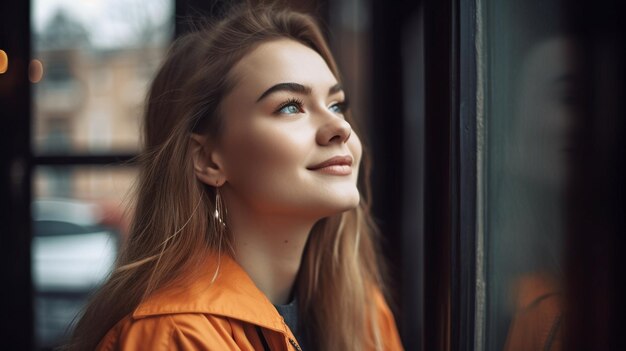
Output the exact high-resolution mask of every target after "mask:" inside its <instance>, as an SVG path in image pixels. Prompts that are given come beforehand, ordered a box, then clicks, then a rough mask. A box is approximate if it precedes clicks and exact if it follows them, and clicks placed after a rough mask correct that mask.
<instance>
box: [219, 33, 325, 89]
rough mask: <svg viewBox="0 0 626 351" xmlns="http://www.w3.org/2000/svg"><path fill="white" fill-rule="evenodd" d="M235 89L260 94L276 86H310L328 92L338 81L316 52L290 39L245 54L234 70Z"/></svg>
mask: <svg viewBox="0 0 626 351" xmlns="http://www.w3.org/2000/svg"><path fill="white" fill-rule="evenodd" d="M231 73H232V75H233V76H234V78H235V81H236V82H237V84H236V87H235V89H236V90H240V89H242V88H243V89H245V90H247V91H249V92H250V93H251V94H257V95H260V94H261V93H262V92H263V91H265V89H267V88H269V87H270V86H273V85H274V84H277V83H284V82H294V83H300V84H303V85H309V86H311V87H312V88H313V91H315V90H316V88H317V89H326V90H327V89H328V88H329V87H330V86H332V85H335V84H336V83H337V79H336V78H335V76H334V75H333V73H332V72H331V71H330V69H329V68H328V65H327V64H326V62H325V61H324V59H323V58H322V57H321V56H320V55H319V54H318V53H317V52H316V51H314V50H313V49H311V48H309V47H307V46H305V45H303V44H301V43H299V42H297V41H294V40H291V39H278V40H273V41H269V42H265V43H262V44H260V45H259V46H257V47H256V48H254V49H253V50H252V51H250V52H249V53H248V54H246V55H245V56H244V57H243V58H242V59H241V60H240V61H239V62H238V63H237V64H236V65H235V66H234V67H233V69H232V71H231Z"/></svg>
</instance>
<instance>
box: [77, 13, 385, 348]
mask: <svg viewBox="0 0 626 351" xmlns="http://www.w3.org/2000/svg"><path fill="white" fill-rule="evenodd" d="M279 38H290V39H293V40H296V41H298V42H300V43H302V44H304V45H306V46H308V47H310V48H312V49H313V50H315V51H316V52H317V53H319V54H320V55H321V57H322V58H323V59H324V60H325V61H326V63H327V64H328V67H329V68H330V70H331V71H332V72H333V74H334V75H335V76H336V78H337V79H338V80H340V76H339V72H338V70H337V65H336V63H335V61H334V59H333V57H332V55H331V53H330V50H329V49H328V45H327V44H326V41H325V40H324V37H323V35H322V33H321V31H320V28H319V27H318V25H317V24H316V22H315V21H314V20H313V18H311V17H310V16H308V15H305V14H301V13H297V12H293V11H290V10H286V9H278V8H276V7H275V6H268V5H265V6H263V7H261V6H258V5H257V6H254V7H252V6H249V5H242V6H239V7H236V8H233V9H232V10H231V11H230V12H229V13H228V14H227V15H226V16H225V17H224V18H222V19H221V20H219V21H216V22H214V23H212V24H210V25H206V26H203V28H201V29H197V30H195V31H194V32H192V33H189V34H185V35H183V36H182V37H180V38H178V39H177V40H176V41H175V42H174V43H173V45H172V47H171V49H170V51H169V53H168V55H167V57H166V59H165V62H164V63H163V65H162V67H161V68H160V70H159V72H158V74H157V76H156V77H155V79H154V82H153V83H152V86H151V88H150V91H149V94H148V98H147V101H146V110H145V116H144V130H143V132H144V147H145V149H144V150H143V152H142V154H141V156H140V160H139V161H140V175H139V179H138V183H137V187H136V191H137V194H136V196H137V198H136V202H135V205H134V206H135V208H134V215H133V221H132V226H131V232H130V236H129V239H128V241H127V242H126V243H125V245H124V247H123V249H122V252H121V254H120V257H119V259H118V262H117V264H116V268H115V270H114V271H113V273H112V274H111V276H110V277H109V279H108V280H107V281H106V283H105V284H104V285H103V286H102V287H101V288H100V289H99V291H98V292H97V293H96V294H95V295H94V297H93V298H92V300H91V302H90V303H89V305H88V306H87V308H86V310H85V313H84V314H83V316H82V318H81V319H80V320H79V322H78V323H77V325H76V328H75V330H74V334H73V338H72V342H71V343H70V344H69V348H70V349H80V350H83V349H93V348H95V346H96V345H97V344H98V342H99V341H100V339H101V338H102V337H103V336H104V335H105V334H106V332H107V331H108V330H109V329H110V328H112V327H113V326H114V325H115V323H117V322H118V321H119V320H121V319H122V318H123V317H124V316H126V315H128V314H129V313H131V312H132V311H133V309H135V308H136V307H137V306H138V305H139V303H140V302H141V301H142V300H143V299H145V298H146V297H147V296H149V295H150V294H151V293H153V292H154V291H155V290H156V289H158V288H162V287H163V286H165V285H167V284H170V283H172V282H173V281H174V280H175V279H176V277H177V276H180V275H181V273H182V272H183V271H189V269H190V267H193V266H194V265H195V264H197V263H199V262H201V261H202V260H203V258H204V257H205V256H206V254H207V252H209V251H211V250H221V251H226V252H228V250H225V248H228V247H230V237H229V236H228V234H226V235H222V232H223V231H221V230H216V228H217V225H216V223H213V216H210V215H209V214H210V213H213V211H214V209H215V204H214V203H213V199H214V191H215V189H214V188H213V187H209V186H206V185H204V184H203V183H201V182H200V181H198V180H197V179H196V177H195V174H194V172H193V166H192V157H191V154H190V152H189V139H190V135H191V133H203V134H205V135H207V136H208V137H209V138H212V139H213V140H216V141H219V138H220V130H221V121H222V119H221V118H222V117H223V116H221V115H220V102H221V101H222V99H223V97H224V96H225V95H226V94H228V92H229V91H230V90H231V89H232V86H233V84H234V82H233V81H232V80H230V79H229V76H228V72H230V70H231V68H232V67H233V66H234V65H235V64H236V63H237V62H238V61H239V60H240V59H241V58H242V57H243V56H244V55H245V54H246V53H248V52H250V51H251V49H253V48H254V47H255V46H257V45H259V44H260V43H262V42H266V41H269V40H275V39H279ZM346 118H347V119H348V121H349V122H353V121H352V117H351V116H350V115H349V114H348V115H347V116H346ZM352 124H353V123H352ZM368 178H369V164H368V159H367V155H366V153H364V157H363V163H362V170H361V172H360V179H359V188H360V191H361V195H362V196H361V202H360V205H359V206H358V207H357V208H355V209H353V210H350V211H347V212H344V213H341V214H337V215H335V216H331V217H327V218H324V219H322V220H320V221H318V223H316V224H315V226H314V228H313V232H312V233H311V235H310V237H309V241H308V243H307V246H306V248H305V251H304V256H303V258H302V266H301V268H300V273H299V275H298V280H297V282H296V285H297V286H296V291H297V294H298V301H299V304H300V321H301V323H302V324H303V326H304V327H305V328H306V330H307V331H308V333H309V335H310V336H311V337H310V339H311V342H313V345H312V346H313V347H314V349H319V350H363V349H381V345H382V340H381V339H380V335H379V332H378V327H377V325H376V321H377V316H376V314H375V313H376V310H375V304H373V303H372V301H374V298H373V296H372V293H373V290H374V288H375V287H379V288H381V287H382V286H383V284H382V281H381V273H380V266H379V260H378V254H377V249H376V245H375V240H374V236H375V233H376V231H375V227H374V225H373V223H372V220H371V217H370V214H369V204H368V196H369V184H368Z"/></svg>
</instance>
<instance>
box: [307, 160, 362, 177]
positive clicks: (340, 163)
mask: <svg viewBox="0 0 626 351" xmlns="http://www.w3.org/2000/svg"><path fill="white" fill-rule="evenodd" d="M352 162H353V160H352V156H335V157H332V158H329V159H328V160H326V161H324V162H322V163H318V164H316V165H314V166H310V167H307V169H308V170H311V171H321V172H323V173H328V174H334V175H348V174H350V173H352Z"/></svg>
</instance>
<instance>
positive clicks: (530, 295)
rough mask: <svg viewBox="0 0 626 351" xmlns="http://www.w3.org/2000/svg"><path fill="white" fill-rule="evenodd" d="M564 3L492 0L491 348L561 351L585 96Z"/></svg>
mask: <svg viewBox="0 0 626 351" xmlns="http://www.w3.org/2000/svg"><path fill="white" fill-rule="evenodd" d="M559 4H560V2H558V1H555V0H547V1H546V0H531V1H513V0H508V1H488V2H487V4H486V8H485V10H486V12H485V13H486V16H485V17H486V20H487V25H486V28H485V29H486V30H485V34H486V41H485V44H486V46H485V50H486V52H485V57H486V61H487V62H488V66H487V67H486V72H485V73H486V89H485V91H486V98H487V99H486V106H485V111H486V116H485V118H486V125H487V127H486V128H487V129H486V135H487V139H486V140H487V150H486V179H485V182H486V184H485V185H486V190H487V194H486V204H487V207H486V211H485V213H486V214H487V217H486V219H485V224H486V241H485V244H486V248H487V251H486V252H487V255H488V256H487V267H486V274H487V276H486V278H487V325H486V328H487V329H486V338H487V339H486V342H487V345H488V346H487V349H488V350H498V351H499V350H507V351H511V350H560V348H561V334H562V329H563V328H562V302H563V291H562V282H563V278H564V277H563V264H562V256H563V255H562V251H563V243H564V228H565V217H564V216H565V210H566V202H565V196H566V189H567V184H568V178H569V175H570V174H571V173H570V161H571V158H572V156H573V154H574V152H575V148H574V147H573V140H572V138H573V129H574V127H575V125H576V122H577V120H578V113H579V111H580V108H579V106H578V104H579V102H580V101H581V96H579V95H580V83H579V82H580V74H579V73H580V72H579V70H580V68H579V61H580V55H579V51H578V50H579V49H578V44H577V38H576V37H574V36H573V35H572V34H570V32H569V31H568V30H567V29H566V26H565V21H564V11H563V9H562V8H560V7H559Z"/></svg>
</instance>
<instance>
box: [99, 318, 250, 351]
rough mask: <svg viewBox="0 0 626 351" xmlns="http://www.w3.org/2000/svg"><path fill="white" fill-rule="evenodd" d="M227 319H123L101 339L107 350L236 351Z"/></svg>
mask: <svg viewBox="0 0 626 351" xmlns="http://www.w3.org/2000/svg"><path fill="white" fill-rule="evenodd" d="M232 329H233V326H232V324H231V321H230V320H229V319H228V318H225V317H221V316H214V315H206V314H198V313H181V314H166V315H155V316H149V317H144V318H134V317H132V316H127V317H126V318H124V319H122V320H121V321H120V322H119V323H118V324H117V325H115V326H114V327H113V328H112V329H111V330H110V331H109V332H108V333H107V334H106V335H105V337H104V338H103V339H102V341H101V342H100V344H99V345H98V347H97V349H98V350H99V351H109V350H237V349H239V348H238V347H237V345H236V344H235V342H234V340H233V338H231V337H229V336H230V335H232V332H233V331H232Z"/></svg>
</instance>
